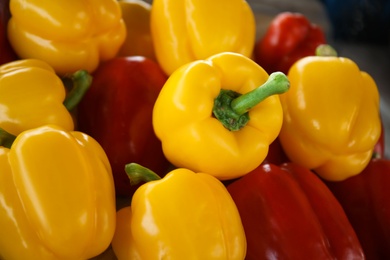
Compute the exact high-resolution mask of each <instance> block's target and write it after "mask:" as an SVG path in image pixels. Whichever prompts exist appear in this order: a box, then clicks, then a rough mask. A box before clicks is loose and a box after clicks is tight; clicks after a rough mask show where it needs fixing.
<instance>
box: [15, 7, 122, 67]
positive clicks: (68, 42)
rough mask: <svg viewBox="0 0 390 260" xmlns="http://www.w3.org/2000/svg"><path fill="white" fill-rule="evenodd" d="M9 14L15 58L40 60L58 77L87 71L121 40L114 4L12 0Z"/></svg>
mask: <svg viewBox="0 0 390 260" xmlns="http://www.w3.org/2000/svg"><path fill="white" fill-rule="evenodd" d="M10 11H11V18H10V20H9V23H8V38H9V41H10V43H11V45H12V47H13V49H14V50H15V52H16V53H17V54H18V56H19V57H21V58H37V59H41V60H44V61H46V62H47V63H49V64H50V65H51V66H52V67H53V68H54V69H55V71H56V72H57V73H59V74H65V73H73V72H75V71H77V70H80V69H84V70H87V71H88V72H92V71H93V70H95V69H96V67H97V66H98V64H99V62H100V61H101V60H107V59H110V58H112V57H114V56H115V55H116V54H117V52H118V50H119V48H120V46H121V45H122V43H123V42H124V39H125V37H126V28H125V24H124V22H123V20H122V16H121V9H120V7H119V4H118V2H117V1H116V0H103V1H98V2H96V1H91V0H82V1H80V0H63V1H50V0H46V1H43V0H11V1H10Z"/></svg>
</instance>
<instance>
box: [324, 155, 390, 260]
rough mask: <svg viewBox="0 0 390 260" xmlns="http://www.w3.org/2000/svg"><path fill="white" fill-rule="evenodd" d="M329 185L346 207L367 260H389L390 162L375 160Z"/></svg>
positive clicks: (345, 209) (328, 183)
mask: <svg viewBox="0 0 390 260" xmlns="http://www.w3.org/2000/svg"><path fill="white" fill-rule="evenodd" d="M326 184H327V185H328V187H329V189H330V190H331V191H332V192H333V194H334V195H335V197H336V198H337V199H338V201H339V202H340V204H341V205H342V206H343V208H344V211H345V213H346V214H347V216H348V218H349V220H350V222H351V224H352V226H353V228H354V229H355V231H356V234H357V235H358V238H359V240H360V243H361V244H362V247H363V249H364V252H365V254H366V256H367V259H373V260H376V259H378V260H379V259H388V258H390V196H389V185H390V161H389V160H387V159H373V160H372V161H370V163H369V164H368V165H367V167H366V168H365V169H364V170H363V171H362V173H360V174H358V175H356V176H352V177H351V178H348V179H346V180H344V181H340V182H329V181H327V182H326Z"/></svg>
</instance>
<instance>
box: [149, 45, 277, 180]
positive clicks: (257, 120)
mask: <svg viewBox="0 0 390 260" xmlns="http://www.w3.org/2000/svg"><path fill="white" fill-rule="evenodd" d="M270 78H271V77H270V76H269V75H268V74H267V73H266V72H265V71H264V70H263V69H262V68H261V67H260V66H258V65H257V64H256V63H255V62H254V61H253V60H250V59H249V58H247V57H245V56H243V55H240V54H236V53H220V54H217V55H214V56H212V57H210V58H209V59H207V60H199V61H194V62H191V63H189V64H187V65H184V66H182V67H181V68H179V69H178V70H176V71H175V72H174V73H173V74H172V75H171V76H170V77H169V79H168V80H167V82H166V83H165V85H164V87H163V88H162V90H161V92H160V94H159V96H158V98H157V100H156V103H155V105H154V108H153V127H154V131H155V133H156V135H157V137H158V138H159V139H160V140H161V142H162V148H163V151H164V154H165V156H166V158H167V159H168V160H169V161H170V162H171V163H172V164H173V165H175V166H176V167H183V168H188V169H190V170H192V171H195V172H207V173H209V174H211V175H213V176H215V177H217V178H218V179H220V180H228V179H234V178H238V177H240V176H242V175H244V174H246V173H248V172H249V171H251V170H253V169H255V168H256V167H257V166H258V165H259V164H260V163H261V162H262V161H263V160H264V158H265V157H266V155H267V153H268V146H269V144H270V143H271V142H272V141H273V140H274V139H275V138H276V137H277V136H278V134H279V131H280V128H281V125H282V121H283V111H282V107H281V104H280V100H279V96H278V95H272V96H269V97H268V98H266V99H264V100H263V101H262V102H260V103H258V104H257V105H256V106H254V107H253V108H252V109H250V110H249V121H248V122H247V124H246V125H245V126H243V127H242V128H240V129H238V130H234V131H232V130H230V129H228V128H227V127H225V126H224V125H223V124H222V123H221V121H220V120H219V119H217V118H216V117H215V116H213V111H214V109H213V108H214V103H215V99H216V98H217V97H218V96H219V94H220V93H221V90H222V89H225V90H233V91H236V92H238V93H241V94H243V93H248V92H250V91H252V90H254V89H256V88H257V87H259V86H260V85H262V84H263V83H264V82H267V81H268V80H269V79H270ZM261 87H263V86H261ZM261 87H260V88H261ZM274 87H275V89H276V88H277V86H274ZM232 121H234V122H236V121H240V119H234V120H232Z"/></svg>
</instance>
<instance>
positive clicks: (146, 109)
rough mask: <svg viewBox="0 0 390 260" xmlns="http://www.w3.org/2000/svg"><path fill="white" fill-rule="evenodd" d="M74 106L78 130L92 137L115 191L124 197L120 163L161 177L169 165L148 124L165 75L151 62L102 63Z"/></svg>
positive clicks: (140, 59)
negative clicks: (107, 166)
mask: <svg viewBox="0 0 390 260" xmlns="http://www.w3.org/2000/svg"><path fill="white" fill-rule="evenodd" d="M92 76H93V81H92V84H91V86H90V88H89V90H88V92H87V93H86V94H85V96H84V97H83V99H82V100H81V102H80V103H79V105H78V115H77V118H78V129H79V130H80V131H82V132H85V133H87V134H89V135H91V136H92V137H93V138H95V139H96V140H97V141H98V142H99V143H100V144H101V146H102V147H103V149H104V150H105V151H106V154H107V156H108V159H109V160H110V163H111V167H112V171H113V175H114V180H115V187H116V192H117V194H118V195H124V196H129V195H132V193H134V191H135V190H136V186H130V183H129V179H128V177H127V175H126V173H125V172H124V170H123V169H124V167H125V165H126V164H127V163H128V162H129V160H130V161H132V162H136V163H139V164H142V165H144V166H145V167H148V168H150V169H151V170H153V171H155V172H157V173H158V174H159V175H161V176H162V175H163V174H165V173H166V172H167V171H168V168H169V166H170V163H169V162H168V161H167V159H166V158H165V155H164V154H163V151H162V148H161V142H160V140H158V139H157V137H156V135H155V134H154V131H153V126H152V110H153V105H154V102H155V101H156V99H157V96H158V95H159V92H160V90H161V88H162V87H163V85H164V83H165V82H166V80H167V76H166V75H165V73H164V72H163V71H162V70H161V68H160V67H159V66H158V64H157V63H156V62H153V61H152V60H150V59H147V58H145V57H141V56H131V57H130V56H129V57H117V58H114V59H111V60H110V61H107V62H104V63H102V64H101V65H100V66H99V68H98V69H97V70H96V71H95V72H94V73H93V74H92Z"/></svg>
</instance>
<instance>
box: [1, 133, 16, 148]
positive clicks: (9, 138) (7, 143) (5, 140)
mask: <svg viewBox="0 0 390 260" xmlns="http://www.w3.org/2000/svg"><path fill="white" fill-rule="evenodd" d="M15 138H16V136H14V135H12V134H10V133H8V132H7V131H5V130H4V129H1V128H0V146H3V147H7V148H11V146H12V143H13V142H14V140H15Z"/></svg>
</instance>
